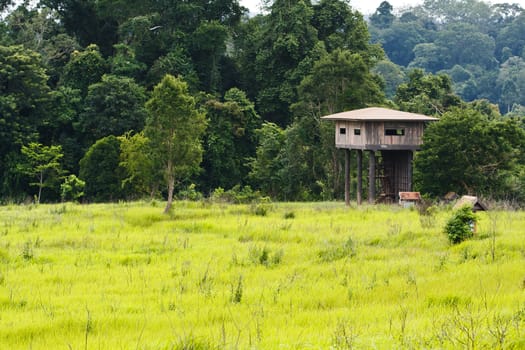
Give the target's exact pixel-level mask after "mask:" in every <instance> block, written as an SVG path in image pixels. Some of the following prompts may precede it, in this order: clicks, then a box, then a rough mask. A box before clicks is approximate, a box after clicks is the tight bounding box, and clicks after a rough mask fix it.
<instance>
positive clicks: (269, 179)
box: [249, 122, 286, 198]
mask: <svg viewBox="0 0 525 350" xmlns="http://www.w3.org/2000/svg"><path fill="white" fill-rule="evenodd" d="M257 136H258V138H259V145H258V146H257V151H256V156H255V158H254V159H251V162H250V167H251V171H250V174H249V177H250V179H251V180H252V181H253V183H254V185H255V186H256V187H258V188H260V189H261V190H262V191H263V192H264V193H267V194H269V195H270V196H272V197H274V198H278V195H279V192H280V189H281V188H282V185H283V178H282V169H283V163H282V157H283V155H282V151H283V148H284V145H285V141H286V139H285V133H284V130H283V129H281V128H280V127H279V126H278V125H276V124H274V123H269V122H266V123H263V125H262V127H261V128H260V129H258V131H257Z"/></svg>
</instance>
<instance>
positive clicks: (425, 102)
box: [0, 0, 525, 202]
mask: <svg viewBox="0 0 525 350" xmlns="http://www.w3.org/2000/svg"><path fill="white" fill-rule="evenodd" d="M13 3H14V4H13ZM8 5H13V6H8ZM265 6H266V7H265V8H266V10H265V12H264V13H262V14H258V15H256V16H253V17H249V16H248V14H247V10H246V9H244V8H243V7H242V6H240V5H239V2H238V0H220V1H219V0H213V1H204V0H192V1H189V2H187V1H178V0H177V1H152V0H146V1H136V0H133V1H110V0H89V1H78V0H40V1H37V2H27V1H26V2H23V3H22V4H18V3H16V2H12V1H4V2H0V11H2V16H1V17H0V18H1V19H0V201H1V202H11V201H15V202H20V201H24V200H27V199H28V198H40V195H39V192H40V190H41V189H42V188H44V187H45V188H46V191H45V195H44V196H43V198H42V200H44V201H58V200H60V197H61V193H62V191H61V189H60V185H61V183H62V178H61V177H62V176H68V175H74V176H76V177H78V178H80V179H82V180H85V181H86V184H85V186H86V187H85V191H80V192H84V193H85V196H84V197H83V200H86V201H92V200H97V201H100V200H110V199H111V200H117V199H137V198H142V197H144V196H152V197H154V196H163V197H170V198H171V196H172V195H173V194H176V193H177V192H178V191H187V189H188V188H189V186H193V187H192V191H195V192H196V193H202V194H203V195H204V196H209V195H210V194H212V193H213V192H214V191H215V189H217V188H222V189H224V190H225V191H228V190H230V189H232V188H235V187H236V186H240V187H241V188H244V187H245V186H250V188H253V189H254V190H255V191H258V190H260V191H262V192H263V194H265V195H270V196H272V197H273V198H275V199H286V200H320V199H338V198H340V197H341V196H342V195H343V181H342V179H343V174H342V169H343V162H344V160H343V159H342V154H341V152H339V151H338V150H337V149H336V148H335V147H334V142H333V137H334V135H333V134H334V133H333V126H332V124H331V123H329V122H321V119H320V118H321V116H323V115H326V114H330V113H336V112H341V111H345V110H350V109H356V108H363V107H368V106H387V107H391V108H395V109H401V110H405V111H411V112H418V113H424V114H428V115H434V116H438V117H439V116H442V115H444V116H446V115H447V113H449V112H452V113H455V114H456V115H460V114H465V115H467V116H468V115H470V114H471V112H469V110H470V109H471V107H472V106H473V107H472V108H474V109H475V110H477V111H478V112H479V115H480V117H479V118H481V119H484V118H488V119H489V120H490V121H491V123H492V120H494V123H496V124H497V125H496V124H495V125H494V126H493V127H491V128H490V130H492V131H494V133H492V131H490V132H489V131H486V132H479V133H476V137H481V139H479V140H477V141H476V142H479V144H480V145H483V146H485V145H491V147H492V146H494V148H493V155H494V154H496V155H497V156H501V158H502V161H501V162H498V163H497V164H496V168H497V169H496V170H494V169H493V168H494V166H493V167H492V168H490V167H488V168H483V167H481V166H480V168H481V170H482V171H481V172H480V175H479V177H483V176H489V175H490V176H492V175H497V176H496V178H493V177H490V179H489V180H488V181H486V182H485V183H483V184H481V183H480V181H481V180H480V179H479V178H478V179H476V180H475V181H474V182H472V181H467V182H465V184H466V185H461V186H460V185H457V183H456V182H455V180H452V181H450V180H451V178H452V177H454V178H458V177H461V178H465V176H466V175H464V174H460V175H461V176H456V174H454V176H452V175H451V174H450V173H449V174H446V172H447V167H448V166H450V168H452V169H461V168H462V167H464V166H465V164H462V163H461V162H462V161H464V160H463V159H462V158H461V157H449V158H448V160H449V161H453V162H456V163H447V165H446V166H445V165H444V163H442V162H441V163H440V162H433V161H432V160H431V159H430V158H428V159H425V158H426V157H432V154H433V153H432V152H439V148H440V142H441V141H440V142H434V143H433V142H432V140H431V139H433V140H436V139H439V140H442V141H444V142H448V140H447V136H446V135H443V134H442V133H445V132H447V131H449V130H448V129H447V128H443V127H442V128H439V127H436V128H435V129H436V133H440V135H435V136H433V137H432V138H427V141H428V143H429V144H430V145H432V146H425V150H424V152H425V153H423V154H422V155H421V157H418V158H419V160H418V163H416V165H418V167H419V168H418V169H417V170H416V173H418V174H419V175H418V176H419V180H418V181H419V183H420V185H421V186H420V189H421V190H422V191H423V192H426V193H430V194H432V195H435V196H438V195H442V194H443V193H444V192H447V191H449V190H451V189H452V188H445V187H446V186H445V185H444V184H445V183H446V182H447V181H448V182H449V183H450V184H452V185H453V187H454V189H455V190H457V191H460V192H475V194H480V195H488V196H493V197H494V198H496V199H507V198H510V197H512V198H513V199H518V200H520V201H522V200H524V199H525V175H524V174H525V168H524V166H523V157H522V156H523V152H522V147H523V145H522V144H520V143H519V142H515V140H516V138H517V137H518V136H519V135H520V132H521V131H520V130H521V128H522V127H523V125H525V124H524V123H521V124H520V121H521V118H522V117H523V115H524V112H525V107H523V106H524V105H525V101H523V96H524V95H523V93H522V92H523V91H525V73H524V72H525V63H524V57H523V47H524V41H523V37H525V34H524V32H523V30H524V27H523V23H524V22H525V21H523V16H525V14H524V13H523V12H524V11H523V9H521V8H520V7H519V6H517V5H510V4H498V5H493V6H489V5H487V4H484V3H481V2H478V1H477V0H465V1H463V0H462V1H452V2H450V1H441V0H432V1H426V2H425V3H424V4H423V5H421V6H419V7H416V8H410V9H406V10H403V11H401V12H397V11H396V9H393V8H392V6H391V5H390V4H389V3H388V2H386V1H385V2H383V3H381V4H380V5H379V7H378V9H377V11H376V12H375V13H374V14H372V15H371V16H370V17H369V18H364V17H363V15H362V14H360V13H359V12H357V11H355V10H354V9H353V8H352V7H351V5H349V3H348V2H347V1H343V0H321V1H315V2H312V1H310V0H291V1H284V0H275V1H272V2H268V3H267V4H265ZM167 76H171V77H174V79H176V80H177V82H178V83H177V84H179V83H180V84H182V85H184V86H185V87H184V92H182V94H183V95H185V96H186V97H185V98H181V99H178V98H171V97H170V96H168V95H169V94H168V95H164V94H161V95H158V94H157V92H155V89H156V87H157V86H158V84H159V83H161V82H162V81H164V79H166V77H167ZM182 85H181V86H182ZM148 100H149V101H152V100H154V101H156V102H155V103H156V104H157V106H160V105H163V106H164V107H165V108H164V107H163V108H164V109H165V111H178V112H179V113H180V114H181V115H182V114H188V115H186V116H185V117H188V118H189V119H191V118H192V117H191V115H198V116H202V118H200V117H199V118H198V119H199V120H200V119H204V118H205V119H206V120H205V123H206V124H207V125H208V126H207V128H206V130H205V131H201V130H202V128H201V127H200V125H201V122H200V121H199V122H198V123H196V124H195V125H194V127H189V126H188V123H186V124H185V123H182V122H180V121H174V120H165V121H164V122H158V123H157V124H156V126H155V127H154V128H153V127H151V126H152V124H151V123H150V124H149V126H148V113H149V117H150V118H149V120H150V122H151V120H152V119H151V117H152V114H155V113H156V112H155V113H153V112H154V111H153V109H152V106H153V105H152V104H151V103H150V104H149V107H147V105H146V101H148ZM465 101H467V102H465ZM186 104H187V105H186ZM494 106H497V107H496V108H494ZM500 111H501V112H502V113H500ZM502 114H503V116H502ZM509 117H512V118H515V119H516V120H515V121H513V122H506V121H505V118H509ZM447 118H448V117H444V120H443V121H444V124H447ZM459 119H461V118H459ZM461 120H462V122H461V123H463V122H464V123H467V124H468V123H469V122H470V121H469V120H470V119H468V118H463V119H461ZM203 122H204V121H203ZM174 123H175V124H174ZM498 123H501V124H498ZM190 124H191V123H190ZM491 125H492V124H491ZM499 126H501V127H503V128H504V131H500V132H498V131H495V130H496V128H497V127H499ZM454 127H455V126H454ZM458 128H459V129H461V128H462V127H460V126H458ZM155 129H156V130H157V131H158V133H154V132H152V130H155ZM518 129H519V130H518ZM185 130H186V131H192V132H193V131H195V133H196V134H195V135H193V136H192V137H189V136H188V137H186V136H187V135H189V133H187V132H186V131H185ZM430 130H433V129H430ZM161 132H173V135H179V136H177V139H179V138H186V140H189V139H192V138H195V144H194V147H193V146H192V149H193V151H192V152H189V153H192V154H193V155H194V157H186V156H185V155H184V154H179V158H180V159H182V158H185V157H186V158H187V159H189V158H192V159H194V161H192V162H190V163H191V166H189V167H188V168H187V169H186V170H190V168H191V171H186V170H184V171H178V170H177V171H176V172H177V175H176V176H175V177H176V180H174V177H171V179H170V176H167V177H166V174H167V172H166V169H168V168H169V164H168V163H167V162H165V161H164V162H163V161H162V159H161V157H160V158H159V156H160V155H162V156H167V153H166V151H161V152H159V151H158V150H159V149H160V148H159V140H160V139H162V138H166V135H162V136H161ZM431 132H432V131H431ZM505 133H508V135H507V134H505ZM197 134H198V137H197V136H196V135H197ZM452 134H453V135H455V136H454V137H455V138H457V140H455V141H456V143H453V145H462V146H464V145H468V144H469V140H470V137H472V135H473V134H472V133H462V132H452ZM493 134H494V135H493ZM504 134H505V135H504ZM173 135H172V136H173ZM181 135H185V136H181ZM106 137H111V138H110V139H111V140H113V137H114V138H116V140H117V141H118V142H119V144H120V147H116V145H117V143H116V141H115V140H113V141H112V144H113V148H112V151H111V152H108V153H104V152H101V153H100V154H98V155H97V157H95V158H93V159H96V161H94V162H93V163H92V164H91V165H89V166H88V164H89V163H90V161H88V160H84V163H83V165H81V164H80V161H81V160H82V159H89V158H90V157H92V156H93V152H94V150H93V147H94V145H95V144H96V143H97V141H99V140H101V139H103V138H106ZM494 137H498V138H501V137H503V138H505V139H509V140H508V142H500V141H497V142H496V141H495V138H494ZM105 140H106V141H104V142H107V140H108V139H105ZM180 141H181V143H182V144H188V143H187V142H186V141H182V140H180ZM104 142H103V143H104ZM177 142H178V141H177ZM31 143H38V144H41V145H42V146H43V147H49V148H53V149H55V148H56V149H58V147H59V148H60V149H61V154H62V156H61V157H60V159H59V160H58V164H57V169H60V170H61V171H60V175H59V176H51V177H50V178H49V179H48V180H49V181H47V182H42V183H41V185H39V186H33V185H32V184H33V183H34V182H35V180H34V179H31V176H33V175H31V174H29V173H28V172H27V171H20V169H22V168H24V164H25V163H27V162H26V160H27V157H26V156H24V154H23V152H22V149H23V148H22V147H24V146H26V147H27V146H28V145H29V144H31ZM500 145H502V146H501V147H500ZM99 146H100V145H98V146H97V147H99ZM507 146H508V147H507ZM509 147H510V148H509ZM429 148H432V150H430V149H429ZM472 148H474V146H472V147H471V148H470V149H472ZM485 148H488V146H486V147H485ZM467 149H468V147H467ZM455 150H456V151H457V148H456V149H455ZM179 151H180V150H177V151H175V152H176V153H180V152H179ZM89 152H91V154H90V155H88V153H89ZM497 152H502V153H501V154H499V153H497ZM96 153H97V152H95V154H96ZM189 153H188V154H189ZM456 153H457V152H456ZM104 157H107V159H103V158H104ZM174 159H175V158H172V160H174ZM472 159H476V160H477V159H482V160H484V159H485V158H483V157H476V156H474V157H472ZM487 159H489V158H487ZM366 161H367V159H366V157H365V164H366ZM97 162H98V163H99V164H107V165H108V166H109V168H108V169H107V171H113V174H109V173H108V174H106V175H104V176H102V177H106V176H107V177H108V181H109V182H108V184H106V185H107V186H109V187H108V188H107V189H106V190H104V191H101V189H102V187H104V186H106V185H104V184H102V183H101V182H97V181H99V180H100V179H99V180H96V179H97V178H98V177H99V175H102V173H101V174H97V171H96V169H97V168H96V166H97V164H96V163H97ZM491 164H495V163H494V162H492V163H491ZM88 168H92V170H90V171H92V172H91V175H88V173H89V172H90V171H88V170H87V169H88ZM179 168H180V169H182V168H184V167H179ZM489 168H490V169H489ZM116 169H118V170H116ZM180 169H179V170H180ZM81 170H82V173H81ZM173 170H175V168H173ZM352 171H355V170H352ZM428 171H431V172H432V173H431V174H430V175H429V174H427V172H428ZM168 173H169V171H168ZM434 173H435V174H438V175H439V178H438V181H436V182H437V183H438V184H439V185H436V184H433V183H432V181H431V180H430V179H429V176H431V175H432V174H434ZM110 175H111V176H110ZM352 175H353V176H352V178H355V176H354V175H355V174H352ZM33 177H34V176H33ZM109 178H111V179H109ZM164 180H166V181H164ZM93 181H95V183H93ZM457 181H460V180H457ZM171 184H172V185H171ZM101 186H102V187H101ZM102 193H104V194H102ZM472 194H474V193H472Z"/></svg>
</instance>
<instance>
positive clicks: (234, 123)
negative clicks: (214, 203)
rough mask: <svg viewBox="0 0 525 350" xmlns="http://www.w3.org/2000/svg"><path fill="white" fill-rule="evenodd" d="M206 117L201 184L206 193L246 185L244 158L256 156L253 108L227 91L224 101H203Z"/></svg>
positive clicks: (239, 94)
mask: <svg viewBox="0 0 525 350" xmlns="http://www.w3.org/2000/svg"><path fill="white" fill-rule="evenodd" d="M205 106H206V111H207V112H206V115H207V117H208V122H209V124H210V125H213V127H210V128H208V130H207V132H206V135H205V137H204V150H205V152H204V158H203V162H202V163H203V164H202V165H203V168H204V170H205V171H204V172H203V174H202V177H201V178H202V179H203V185H204V186H207V187H208V189H209V190H213V189H215V188H218V187H222V188H226V189H229V188H232V187H233V186H235V185H237V184H239V185H244V184H245V183H246V177H247V174H248V171H249V167H248V164H247V161H246V159H248V158H253V157H254V156H255V145H256V141H257V140H256V135H255V130H256V129H258V128H259V127H260V118H259V116H258V115H257V113H256V112H255V107H254V105H253V103H252V102H251V101H249V100H248V99H247V97H246V94H245V93H244V92H243V91H241V90H239V89H236V88H234V89H231V90H228V91H227V92H226V94H225V96H224V101H218V100H216V99H209V100H208V101H206V105H205Z"/></svg>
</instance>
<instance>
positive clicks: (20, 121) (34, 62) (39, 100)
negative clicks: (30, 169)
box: [0, 46, 50, 195]
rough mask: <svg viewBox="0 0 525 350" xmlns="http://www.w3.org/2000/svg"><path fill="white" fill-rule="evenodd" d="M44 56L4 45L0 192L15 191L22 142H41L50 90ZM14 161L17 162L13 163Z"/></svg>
mask: <svg viewBox="0 0 525 350" xmlns="http://www.w3.org/2000/svg"><path fill="white" fill-rule="evenodd" d="M47 79H48V77H47V75H46V72H45V68H44V66H43V64H42V61H41V57H40V55H38V54H37V53H36V52H34V51H31V50H27V49H24V48H23V47H22V46H0V178H2V180H3V181H2V183H1V184H0V186H1V187H0V194H4V195H6V194H9V195H11V194H14V193H13V192H16V191H18V190H20V189H18V188H17V185H16V184H15V182H13V181H15V178H16V177H17V176H18V175H17V174H14V173H15V172H16V162H17V158H18V157H19V153H20V148H21V146H22V145H27V144H29V143H30V142H37V141H38V129H39V127H41V126H42V125H43V124H44V120H45V116H46V113H45V111H46V107H47V106H48V103H49V96H50V95H49V94H50V89H49V87H48V86H47ZM13 163H14V164H13Z"/></svg>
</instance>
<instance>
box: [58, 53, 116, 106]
mask: <svg viewBox="0 0 525 350" xmlns="http://www.w3.org/2000/svg"><path fill="white" fill-rule="evenodd" d="M106 72H107V62H106V60H105V59H104V58H103V57H102V55H101V54H100V51H99V49H98V46H97V45H94V44H92V45H89V46H88V47H86V49H85V50H84V51H74V52H73V53H72V54H71V59H70V61H69V62H68V63H67V65H66V66H65V70H64V75H63V76H62V79H63V81H62V83H63V84H64V85H66V86H69V87H71V88H74V89H78V90H80V91H81V93H82V96H83V97H85V96H86V95H87V93H88V87H89V86H90V85H91V84H95V83H97V82H99V81H100V79H101V78H102V75H104V73H106Z"/></svg>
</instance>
